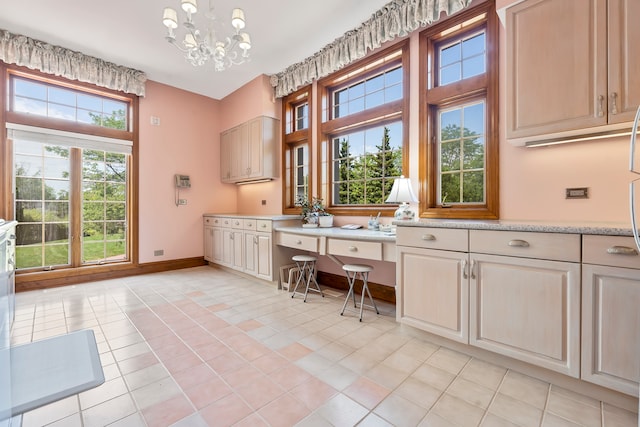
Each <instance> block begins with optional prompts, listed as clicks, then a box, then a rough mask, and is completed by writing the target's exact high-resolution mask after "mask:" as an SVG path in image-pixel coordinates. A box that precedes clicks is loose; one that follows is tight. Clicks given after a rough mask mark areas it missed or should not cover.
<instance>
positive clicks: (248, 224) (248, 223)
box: [242, 219, 256, 231]
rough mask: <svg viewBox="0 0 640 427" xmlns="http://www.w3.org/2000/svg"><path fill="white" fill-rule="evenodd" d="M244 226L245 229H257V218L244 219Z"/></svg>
mask: <svg viewBox="0 0 640 427" xmlns="http://www.w3.org/2000/svg"><path fill="white" fill-rule="evenodd" d="M243 224H244V225H243V227H242V228H244V229H245V230H251V231H256V220H255V219H245V220H244V221H243Z"/></svg>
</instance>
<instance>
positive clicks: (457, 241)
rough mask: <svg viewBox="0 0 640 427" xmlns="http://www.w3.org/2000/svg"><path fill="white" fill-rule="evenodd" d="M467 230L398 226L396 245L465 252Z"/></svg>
mask: <svg viewBox="0 0 640 427" xmlns="http://www.w3.org/2000/svg"><path fill="white" fill-rule="evenodd" d="M468 236H469V232H468V231H467V230H460V229H452V228H418V227H398V228H397V230H396V245H398V246H412V247H415V248H427V249H444V250H447V251H460V252H467V251H468V250H469V238H468Z"/></svg>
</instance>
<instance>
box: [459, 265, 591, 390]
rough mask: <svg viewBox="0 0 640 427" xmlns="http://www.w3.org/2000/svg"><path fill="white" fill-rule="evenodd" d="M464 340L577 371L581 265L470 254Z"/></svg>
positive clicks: (576, 373)
mask: <svg viewBox="0 0 640 427" xmlns="http://www.w3.org/2000/svg"><path fill="white" fill-rule="evenodd" d="M470 283H471V287H470V291H469V294H470V313H469V318H470V327H469V329H470V333H469V344H471V345H474V346H477V347H481V348H484V349H486V350H491V351H493V352H496V353H500V354H503V355H505V356H509V357H512V358H514V359H519V360H522V361H525V362H529V363H532V364H534V365H538V366H542V367H544V368H547V369H551V370H554V371H558V372H561V373H563V374H566V375H570V376H572V377H576V378H577V377H578V376H579V375H580V264H579V263H571V262H559V261H548V260H540V259H526V258H515V257H506V256H495V255H485V254H476V253H472V254H471V282H470Z"/></svg>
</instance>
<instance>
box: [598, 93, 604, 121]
mask: <svg viewBox="0 0 640 427" xmlns="http://www.w3.org/2000/svg"><path fill="white" fill-rule="evenodd" d="M602 116H604V95H599V96H598V117H602Z"/></svg>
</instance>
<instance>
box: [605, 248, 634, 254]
mask: <svg viewBox="0 0 640 427" xmlns="http://www.w3.org/2000/svg"><path fill="white" fill-rule="evenodd" d="M607 253H608V254H611V255H638V251H637V250H635V249H634V248H630V247H628V246H611V247H610V248H608V249H607Z"/></svg>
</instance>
